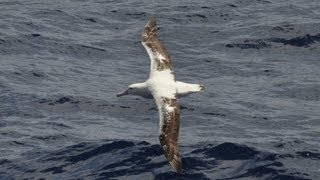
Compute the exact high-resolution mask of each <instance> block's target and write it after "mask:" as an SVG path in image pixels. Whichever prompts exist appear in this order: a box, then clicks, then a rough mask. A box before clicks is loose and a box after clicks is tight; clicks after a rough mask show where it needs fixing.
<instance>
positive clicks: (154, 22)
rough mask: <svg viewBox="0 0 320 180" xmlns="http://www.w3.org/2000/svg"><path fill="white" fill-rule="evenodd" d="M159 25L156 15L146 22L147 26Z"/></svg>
mask: <svg viewBox="0 0 320 180" xmlns="http://www.w3.org/2000/svg"><path fill="white" fill-rule="evenodd" d="M155 26H157V19H156V17H155V16H151V17H150V18H149V20H148V22H147V24H146V27H151V28H152V27H155Z"/></svg>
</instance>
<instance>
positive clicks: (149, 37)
mask: <svg viewBox="0 0 320 180" xmlns="http://www.w3.org/2000/svg"><path fill="white" fill-rule="evenodd" d="M141 43H142V45H143V47H144V48H145V49H146V51H147V52H148V55H149V57H150V60H151V66H150V73H152V72H154V71H164V70H170V71H172V70H173V69H172V63H171V58H170V55H169V53H168V51H167V49H166V48H165V47H164V46H163V45H162V44H161V42H160V41H159V39H158V37H157V23H156V19H155V18H154V17H152V18H150V20H149V21H148V23H147V24H146V26H145V28H144V31H143V33H142V41H141Z"/></svg>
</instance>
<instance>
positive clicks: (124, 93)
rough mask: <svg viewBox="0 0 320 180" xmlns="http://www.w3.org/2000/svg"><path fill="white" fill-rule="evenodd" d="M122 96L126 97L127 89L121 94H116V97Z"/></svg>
mask: <svg viewBox="0 0 320 180" xmlns="http://www.w3.org/2000/svg"><path fill="white" fill-rule="evenodd" d="M124 95H128V89H127V90H125V91H123V92H121V93H118V94H117V97H120V96H124Z"/></svg>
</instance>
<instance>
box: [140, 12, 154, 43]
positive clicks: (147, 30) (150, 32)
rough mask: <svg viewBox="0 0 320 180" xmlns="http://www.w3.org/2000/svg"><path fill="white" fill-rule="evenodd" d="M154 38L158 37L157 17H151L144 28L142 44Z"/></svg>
mask: <svg viewBox="0 0 320 180" xmlns="http://www.w3.org/2000/svg"><path fill="white" fill-rule="evenodd" d="M154 37H157V21H156V17H154V16H151V17H150V18H149V20H148V22H147V24H146V25H145V27H144V31H143V33H142V42H146V41H148V40H149V39H152V38H154Z"/></svg>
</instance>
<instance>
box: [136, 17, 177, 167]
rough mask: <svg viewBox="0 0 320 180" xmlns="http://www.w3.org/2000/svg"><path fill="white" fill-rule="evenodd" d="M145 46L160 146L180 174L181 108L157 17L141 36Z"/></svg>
mask: <svg viewBox="0 0 320 180" xmlns="http://www.w3.org/2000/svg"><path fill="white" fill-rule="evenodd" d="M141 43H142V45H143V46H144V48H145V49H146V51H147V52H148V54H149V57H150V61H151V66H150V76H149V79H148V81H147V83H148V86H149V90H150V91H151V94H152V95H153V97H154V99H155V101H156V104H157V107H158V110H159V118H160V123H159V124H160V136H159V140H160V144H161V146H162V149H163V151H164V154H165V156H166V158H167V160H168V161H169V163H170V164H171V166H172V167H173V168H174V169H175V170H176V171H177V172H178V173H180V172H181V171H182V163H181V157H180V153H179V147H178V136H179V121H180V106H179V103H178V99H177V89H176V86H175V85H176V81H175V78H174V74H173V68H172V63H171V59H170V55H169V53H168V51H167V50H166V48H165V47H164V46H163V45H162V44H161V42H160V41H159V39H158V37H157V24H156V19H155V18H150V20H149V21H148V23H147V24H146V26H145V28H144V31H143V33H142V42H141Z"/></svg>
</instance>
